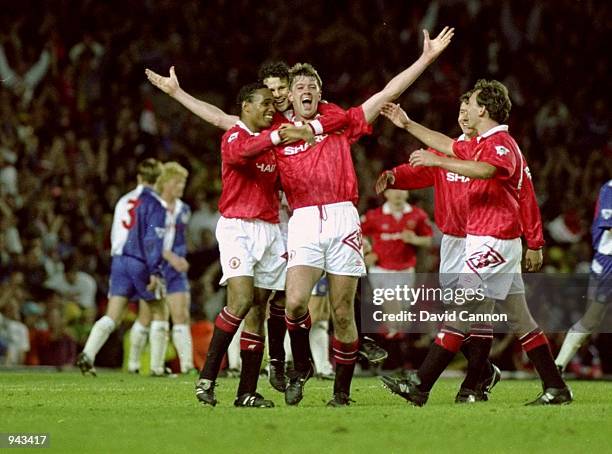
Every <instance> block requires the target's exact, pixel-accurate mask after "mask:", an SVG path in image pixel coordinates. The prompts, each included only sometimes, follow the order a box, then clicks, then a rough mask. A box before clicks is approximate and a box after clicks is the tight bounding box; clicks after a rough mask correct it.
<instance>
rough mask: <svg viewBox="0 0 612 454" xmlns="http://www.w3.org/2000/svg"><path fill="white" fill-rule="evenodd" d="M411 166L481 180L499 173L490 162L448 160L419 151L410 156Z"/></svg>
mask: <svg viewBox="0 0 612 454" xmlns="http://www.w3.org/2000/svg"><path fill="white" fill-rule="evenodd" d="M410 164H411V165H413V166H415V167H418V166H425V167H441V168H443V169H445V170H448V171H450V172H455V173H457V174H459V175H463V176H466V177H469V178H476V179H480V180H487V179H489V178H493V177H494V176H495V173H496V172H497V168H496V167H495V166H494V165H492V164H489V163H488V162H482V161H467V160H465V161H464V160H463V159H455V158H448V157H446V156H438V155H436V154H434V153H432V152H430V151H427V150H417V151H415V152H414V153H412V154H411V155H410Z"/></svg>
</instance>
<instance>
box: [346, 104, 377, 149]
mask: <svg viewBox="0 0 612 454" xmlns="http://www.w3.org/2000/svg"><path fill="white" fill-rule="evenodd" d="M346 113H347V116H348V124H347V128H346V130H345V134H346V136H347V138H348V140H349V143H350V144H353V143H355V142H357V141H358V140H359V139H360V138H361V137H362V136H365V135H368V134H372V125H371V124H370V123H368V121H367V120H366V118H365V113H364V112H363V108H362V107H361V106H359V107H351V108H350V109H349V110H347V112H346Z"/></svg>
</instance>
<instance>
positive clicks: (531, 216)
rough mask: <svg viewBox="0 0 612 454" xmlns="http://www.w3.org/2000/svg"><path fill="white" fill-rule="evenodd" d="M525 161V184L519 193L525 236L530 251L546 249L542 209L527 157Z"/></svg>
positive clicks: (523, 157) (522, 226)
mask: <svg viewBox="0 0 612 454" xmlns="http://www.w3.org/2000/svg"><path fill="white" fill-rule="evenodd" d="M522 159H523V172H524V175H523V184H522V186H521V189H520V192H519V210H520V216H521V217H520V219H521V228H522V230H523V236H524V237H525V241H526V242H527V247H528V248H529V249H540V248H542V247H544V244H545V242H544V232H543V230H542V217H541V215H540V207H539V206H538V201H537V199H536V195H535V189H534V187H533V181H532V180H531V172H530V171H529V167H528V166H527V161H526V159H525V156H522Z"/></svg>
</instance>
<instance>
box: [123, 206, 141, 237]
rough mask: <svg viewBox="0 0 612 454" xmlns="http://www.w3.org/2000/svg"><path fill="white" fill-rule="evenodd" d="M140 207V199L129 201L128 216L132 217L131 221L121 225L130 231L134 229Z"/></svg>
mask: <svg viewBox="0 0 612 454" xmlns="http://www.w3.org/2000/svg"><path fill="white" fill-rule="evenodd" d="M139 205H140V200H138V199H130V200H128V207H129V208H128V214H129V215H130V220H129V221H128V222H125V221H121V224H122V225H123V227H125V228H126V229H128V230H130V229H131V228H132V227H134V222H135V221H136V209H137V208H138V206H139Z"/></svg>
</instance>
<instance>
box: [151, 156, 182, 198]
mask: <svg viewBox="0 0 612 454" xmlns="http://www.w3.org/2000/svg"><path fill="white" fill-rule="evenodd" d="M188 176H189V171H188V170H187V169H186V168H185V167H183V166H182V165H180V164H179V163H178V162H176V161H170V162H166V163H165V164H162V172H161V175H160V176H159V177H158V178H157V181H156V182H155V190H156V191H157V192H159V193H160V194H161V192H162V190H163V189H164V185H165V184H166V183H167V182H168V181H170V180H171V179H172V178H176V177H179V178H184V179H185V180H186V179H187V177H188Z"/></svg>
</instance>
